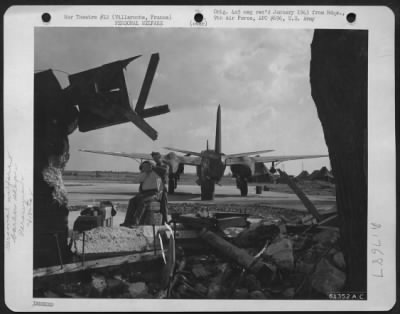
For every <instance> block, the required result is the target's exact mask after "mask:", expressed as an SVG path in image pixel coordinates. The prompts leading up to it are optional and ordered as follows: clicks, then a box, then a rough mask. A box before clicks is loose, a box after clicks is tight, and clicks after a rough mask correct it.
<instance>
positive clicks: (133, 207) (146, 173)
mask: <svg viewBox="0 0 400 314" xmlns="http://www.w3.org/2000/svg"><path fill="white" fill-rule="evenodd" d="M152 168H153V166H152V163H151V162H150V161H144V162H143V163H142V164H141V165H140V167H139V169H140V171H141V173H140V174H139V176H138V177H137V178H135V179H134V180H133V183H140V186H139V193H138V194H137V195H136V196H135V197H133V198H131V199H130V200H129V204H128V209H127V212H126V216H125V221H124V222H123V223H122V224H121V225H120V226H130V225H138V224H140V221H141V219H142V217H143V214H144V210H145V208H144V200H145V199H146V200H147V199H152V198H153V199H154V200H159V193H160V191H162V184H161V183H162V182H161V179H160V177H159V176H158V175H157V174H156V173H155V172H154V171H153V169H152Z"/></svg>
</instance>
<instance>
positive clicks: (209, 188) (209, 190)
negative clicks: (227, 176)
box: [201, 179, 215, 201]
mask: <svg viewBox="0 0 400 314" xmlns="http://www.w3.org/2000/svg"><path fill="white" fill-rule="evenodd" d="M214 190H215V182H214V181H213V180H210V179H204V180H203V181H202V182H201V200H202V201H209V200H213V199H214Z"/></svg>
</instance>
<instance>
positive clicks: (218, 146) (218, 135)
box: [215, 105, 222, 154]
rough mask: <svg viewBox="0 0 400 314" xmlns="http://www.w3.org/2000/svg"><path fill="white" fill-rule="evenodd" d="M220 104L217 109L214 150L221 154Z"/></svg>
mask: <svg viewBox="0 0 400 314" xmlns="http://www.w3.org/2000/svg"><path fill="white" fill-rule="evenodd" d="M221 151H222V150H221V105H218V110H217V127H216V131H215V152H216V153H218V154H221Z"/></svg>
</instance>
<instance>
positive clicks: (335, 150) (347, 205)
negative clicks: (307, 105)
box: [310, 30, 368, 292]
mask: <svg viewBox="0 0 400 314" xmlns="http://www.w3.org/2000/svg"><path fill="white" fill-rule="evenodd" d="M367 75H368V31H363V30H315V32H314V38H313V41H312V44H311V68H310V81H311V90H312V97H313V99H314V101H315V104H316V107H317V111H318V116H319V119H320V120H321V123H322V127H323V130H324V135H325V141H326V144H327V146H328V149H329V157H330V161H331V165H332V170H333V175H334V176H335V180H336V199H337V208H338V215H339V219H340V222H341V239H342V242H343V250H344V252H345V256H346V265H347V283H346V287H347V291H354V292H357V291H360V292H361V291H366V283H367V281H366V280H367V147H366V144H367V103H368V77H367Z"/></svg>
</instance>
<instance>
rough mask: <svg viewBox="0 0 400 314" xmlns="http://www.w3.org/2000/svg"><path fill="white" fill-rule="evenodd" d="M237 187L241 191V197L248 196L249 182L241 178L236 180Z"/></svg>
mask: <svg viewBox="0 0 400 314" xmlns="http://www.w3.org/2000/svg"><path fill="white" fill-rule="evenodd" d="M236 186H237V187H238V189H239V190H240V195H241V196H247V194H248V192H249V188H248V184H247V181H246V180H245V179H243V178H241V177H238V178H236Z"/></svg>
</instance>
